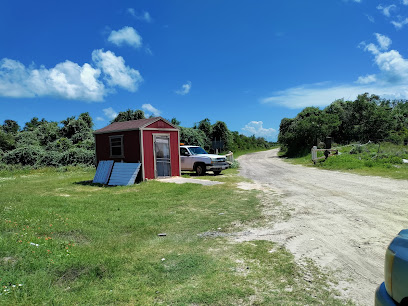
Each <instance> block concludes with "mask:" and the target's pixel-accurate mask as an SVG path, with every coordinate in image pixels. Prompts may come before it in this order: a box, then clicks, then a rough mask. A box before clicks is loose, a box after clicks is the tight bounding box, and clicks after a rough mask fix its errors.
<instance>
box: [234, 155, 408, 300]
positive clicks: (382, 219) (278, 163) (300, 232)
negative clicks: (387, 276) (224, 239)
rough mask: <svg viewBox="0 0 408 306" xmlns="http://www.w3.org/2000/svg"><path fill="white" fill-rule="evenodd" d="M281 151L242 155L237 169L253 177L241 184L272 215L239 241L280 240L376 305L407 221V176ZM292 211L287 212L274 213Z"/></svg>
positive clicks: (347, 293)
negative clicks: (312, 162) (330, 167)
mask: <svg viewBox="0 0 408 306" xmlns="http://www.w3.org/2000/svg"><path fill="white" fill-rule="evenodd" d="M277 152H278V150H277V149H275V150H270V151H265V152H259V153H253V154H248V155H244V156H241V157H240V158H239V159H238V160H239V163H240V166H241V170H240V174H241V175H242V176H244V177H246V178H250V179H251V180H253V182H254V183H253V184H245V183H244V184H241V186H240V187H241V188H245V189H259V190H263V191H264V193H263V196H262V197H263V204H264V207H265V214H267V215H268V214H269V215H270V217H271V220H273V221H271V222H270V226H266V227H265V228H261V229H259V228H258V229H256V228H253V229H248V230H247V231H246V232H245V234H243V235H240V236H238V237H236V240H240V241H250V240H270V241H274V242H278V243H281V244H283V245H284V246H285V247H286V248H287V249H288V250H289V251H291V252H292V253H293V254H294V255H295V258H296V259H298V260H299V259H301V258H304V257H308V258H311V259H313V260H315V262H316V263H317V264H318V265H320V266H321V267H323V268H328V269H332V270H333V271H335V273H334V275H335V277H336V278H337V279H338V280H339V285H338V289H339V291H340V292H341V293H342V295H343V296H344V297H345V298H350V299H351V300H353V301H354V302H355V303H356V304H357V305H373V302H374V292H375V289H376V287H377V286H378V285H379V284H380V283H381V282H382V281H383V269H384V263H383V262H384V254H385V250H386V247H387V246H388V244H389V242H390V241H391V240H392V238H393V237H394V236H395V235H396V234H397V233H398V232H399V231H400V230H401V229H404V228H408V221H407V220H408V219H407V216H408V181H406V180H393V179H386V178H380V177H370V176H360V175H355V174H349V173H341V172H337V171H327V170H320V169H316V168H309V167H303V166H299V165H292V164H290V163H287V162H285V161H283V160H282V159H280V158H279V157H278V156H277ZM277 200H278V201H279V202H280V203H282V205H280V206H276V201H277ZM268 207H269V208H270V210H268ZM287 212H288V213H289V215H290V217H289V218H283V217H282V218H278V219H276V218H273V215H285V213H286V215H287Z"/></svg>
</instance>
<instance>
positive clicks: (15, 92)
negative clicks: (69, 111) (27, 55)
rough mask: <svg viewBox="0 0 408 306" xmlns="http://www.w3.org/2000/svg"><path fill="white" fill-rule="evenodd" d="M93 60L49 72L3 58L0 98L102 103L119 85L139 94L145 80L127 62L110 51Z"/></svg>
mask: <svg viewBox="0 0 408 306" xmlns="http://www.w3.org/2000/svg"><path fill="white" fill-rule="evenodd" d="M92 59H93V63H92V64H88V63H85V64H83V65H82V66H80V65H79V64H77V63H74V62H71V61H69V60H66V61H64V62H62V63H58V64H56V65H55V67H53V68H48V69H47V68H45V67H44V66H40V67H36V66H35V65H34V64H31V65H30V66H25V65H24V64H22V63H21V62H19V61H16V60H13V59H9V58H3V59H1V60H0V96H3V97H12V98H33V97H46V96H52V97H57V98H61V99H67V100H81V101H103V99H104V97H105V96H106V95H107V94H109V93H112V92H113V91H114V89H115V87H116V86H119V87H122V88H124V89H127V90H129V91H136V90H137V88H138V85H139V84H140V83H141V82H142V81H143V79H142V77H141V75H140V73H139V71H137V70H135V69H132V68H130V67H128V66H125V61H124V59H123V58H122V57H120V56H116V55H115V54H114V53H113V52H111V51H106V52H104V51H103V50H94V51H93V52H92ZM104 81H105V82H104Z"/></svg>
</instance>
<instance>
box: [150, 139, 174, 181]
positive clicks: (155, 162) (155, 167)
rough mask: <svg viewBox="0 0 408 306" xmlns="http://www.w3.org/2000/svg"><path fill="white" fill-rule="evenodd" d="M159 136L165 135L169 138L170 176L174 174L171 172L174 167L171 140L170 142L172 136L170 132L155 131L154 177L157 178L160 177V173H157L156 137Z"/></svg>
mask: <svg viewBox="0 0 408 306" xmlns="http://www.w3.org/2000/svg"><path fill="white" fill-rule="evenodd" d="M158 137H162V138H163V137H165V138H167V139H168V140H169V160H170V176H172V175H171V174H172V172H171V168H172V166H171V160H172V159H171V142H170V140H171V137H170V134H167V133H154V134H153V156H154V177H155V178H157V177H158V175H157V161H156V138H158Z"/></svg>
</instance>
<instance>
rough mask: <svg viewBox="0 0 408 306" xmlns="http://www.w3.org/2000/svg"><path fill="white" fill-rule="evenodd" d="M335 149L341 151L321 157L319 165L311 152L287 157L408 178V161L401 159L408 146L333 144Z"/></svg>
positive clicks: (331, 167)
mask: <svg viewBox="0 0 408 306" xmlns="http://www.w3.org/2000/svg"><path fill="white" fill-rule="evenodd" d="M333 149H338V150H339V153H340V154H339V155H337V156H332V157H329V158H328V159H327V160H322V161H318V162H317V163H316V165H314V164H313V163H312V157H311V154H310V153H309V154H308V155H306V156H303V157H298V158H288V159H287V160H288V161H290V162H293V163H296V164H301V165H305V166H313V167H318V168H322V169H328V170H341V171H347V172H352V173H357V174H362V175H375V176H383V177H390V178H395V179H408V164H404V163H403V162H402V159H408V146H402V145H394V144H391V143H380V144H374V143H370V144H366V145H359V144H354V145H348V146H342V147H337V148H336V147H333ZM318 156H323V152H319V155H318Z"/></svg>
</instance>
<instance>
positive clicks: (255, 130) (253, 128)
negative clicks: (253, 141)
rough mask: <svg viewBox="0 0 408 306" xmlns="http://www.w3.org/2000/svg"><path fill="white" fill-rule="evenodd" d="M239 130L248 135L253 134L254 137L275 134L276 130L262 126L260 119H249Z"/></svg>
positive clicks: (269, 136)
mask: <svg viewBox="0 0 408 306" xmlns="http://www.w3.org/2000/svg"><path fill="white" fill-rule="evenodd" d="M241 130H242V131H244V133H245V134H247V135H248V136H252V135H255V136H256V137H264V138H266V139H270V138H272V137H274V136H276V130H275V129H273V128H264V127H263V122H262V121H251V122H249V123H248V124H246V125H245V126H244V127H243V128H242V129H241Z"/></svg>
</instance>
